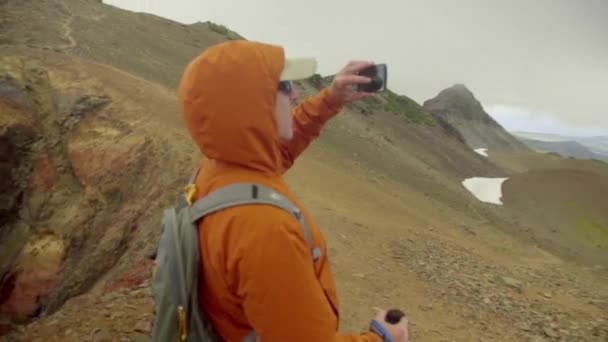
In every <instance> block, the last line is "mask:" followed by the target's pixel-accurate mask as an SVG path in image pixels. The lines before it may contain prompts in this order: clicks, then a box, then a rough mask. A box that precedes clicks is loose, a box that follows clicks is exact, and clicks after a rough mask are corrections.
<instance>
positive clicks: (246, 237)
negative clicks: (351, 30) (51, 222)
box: [178, 40, 407, 342]
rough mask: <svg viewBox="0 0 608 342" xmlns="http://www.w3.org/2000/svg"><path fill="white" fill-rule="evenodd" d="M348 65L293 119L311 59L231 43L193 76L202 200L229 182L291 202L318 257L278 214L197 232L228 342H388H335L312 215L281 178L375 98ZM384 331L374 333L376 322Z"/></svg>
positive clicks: (193, 69)
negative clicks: (343, 114)
mask: <svg viewBox="0 0 608 342" xmlns="http://www.w3.org/2000/svg"><path fill="white" fill-rule="evenodd" d="M368 65H370V63H368V62H351V63H349V64H348V65H346V66H345V67H344V69H342V70H341V71H340V72H339V73H338V74H337V75H336V76H335V78H334V80H333V82H332V84H331V86H330V87H327V88H326V89H323V90H322V91H321V92H320V94H318V95H317V96H315V97H311V98H308V99H306V100H305V101H304V102H303V103H302V104H300V105H298V106H297V107H295V108H292V105H294V103H295V100H296V99H297V94H296V92H295V89H294V87H293V85H292V84H291V81H292V80H296V79H304V78H308V77H310V76H312V75H313V73H314V72H315V68H316V64H315V62H314V60H310V59H296V60H286V59H285V57H284V52H283V49H282V48H281V47H278V46H273V45H268V44H263V43H256V42H249V41H243V40H241V41H230V42H226V43H221V44H218V45H215V46H212V47H210V48H208V49H207V50H206V51H205V52H204V53H202V54H201V55H200V56H198V57H197V58H195V59H194V60H193V61H192V62H191V63H190V64H189V65H188V66H187V68H186V70H185V73H184V75H183V78H182V81H181V84H180V86H179V91H178V95H179V99H180V103H181V106H182V111H183V113H184V118H185V122H186V125H187V127H188V130H189V132H190V134H191V135H192V138H193V140H194V141H195V142H196V144H197V145H198V147H199V148H200V150H201V152H202V153H203V154H204V155H205V156H206V157H207V159H208V160H207V161H206V162H205V163H204V165H203V167H202V169H201V171H200V173H199V175H198V177H197V179H196V182H195V183H196V194H195V196H194V199H195V200H196V199H199V198H201V197H203V196H205V195H207V194H209V193H210V192H212V191H214V190H216V189H218V188H220V187H222V186H225V185H228V184H232V183H238V182H253V183H259V184H262V185H265V186H267V187H270V188H272V189H273V190H275V191H277V192H278V193H281V194H283V195H284V196H286V197H287V198H289V200H291V201H292V202H293V203H294V204H296V205H297V206H298V207H299V208H300V209H301V211H302V213H303V215H304V218H305V220H306V222H307V223H308V225H309V226H310V229H311V231H312V237H313V241H314V244H315V245H316V246H318V247H319V249H320V252H321V253H320V257H319V258H318V260H316V261H315V262H313V260H312V258H311V250H310V249H309V245H308V243H307V240H306V239H305V236H304V233H303V231H302V228H301V226H300V224H299V223H298V221H297V220H296V219H295V218H294V217H293V216H291V215H290V214H289V213H287V212H285V211H283V210H282V209H279V208H275V207H272V206H259V205H257V206H256V205H243V206H238V207H234V208H229V209H224V210H222V211H219V212H216V213H214V214H211V215H209V216H208V217H206V218H205V219H204V220H203V221H202V222H201V223H200V224H199V229H200V235H199V236H200V241H199V243H200V248H201V259H202V262H201V266H200V267H201V274H202V277H203V279H204V281H202V282H201V285H200V288H199V292H200V305H201V307H202V309H203V310H204V311H205V313H206V314H207V316H208V318H209V320H210V321H211V323H212V324H213V326H214V327H215V329H216V331H217V332H218V333H219V334H220V335H221V336H222V338H223V339H224V340H225V341H229V342H240V341H242V340H243V339H244V338H245V337H246V336H248V335H249V334H250V332H251V331H254V332H255V334H257V336H258V338H259V339H260V340H261V341H263V342H275V341H276V342H298V341H306V342H310V341H315V342H321V341H328V342H329V341H353V342H354V341H361V342H363V341H366V342H381V341H383V340H384V339H383V338H382V337H381V336H380V334H378V333H376V332H372V331H370V332H367V333H364V334H361V335H342V334H338V333H337V328H338V322H339V304H338V297H337V293H336V287H335V283H334V277H333V274H332V271H331V269H330V265H329V261H328V259H327V247H326V243H325V240H324V238H323V236H322V234H321V232H320V231H319V229H318V227H317V226H316V225H315V223H314V220H313V218H312V216H311V215H310V214H309V213H308V212H307V211H306V210H305V208H304V207H303V206H302V205H301V203H300V202H298V200H297V199H296V197H295V196H294V194H293V193H292V192H291V191H290V189H289V187H288V185H287V184H286V182H285V181H284V179H283V178H282V175H283V173H284V172H285V171H286V170H287V169H289V168H290V167H291V166H292V165H293V163H294V161H295V159H296V158H297V157H298V156H299V155H300V154H301V153H302V151H304V149H305V148H306V147H307V146H308V145H309V144H310V142H311V141H312V140H313V139H315V138H316V137H317V136H318V135H319V134H320V132H321V129H322V127H323V125H324V124H325V123H326V122H327V121H328V120H329V119H331V118H332V117H333V116H334V115H336V114H337V113H338V112H339V111H340V110H341V109H342V107H343V106H344V105H345V104H346V103H348V102H351V101H354V100H357V99H361V98H363V97H365V96H368V95H370V94H365V93H357V92H354V86H355V85H356V84H360V83H366V82H370V80H369V79H368V78H366V77H362V76H358V75H357V72H358V71H359V70H361V69H363V68H364V67H366V66H368ZM384 314H385V312H384V311H382V310H379V311H378V313H377V315H376V317H375V320H376V321H377V322H378V323H380V325H381V327H380V330H381V331H384V332H386V333H388V334H389V335H390V336H387V337H386V340H390V338H391V337H392V341H395V342H406V341H407V320H406V319H405V318H403V319H402V320H401V322H399V323H398V324H394V325H393V324H389V323H387V322H385V321H384ZM376 324H377V323H376Z"/></svg>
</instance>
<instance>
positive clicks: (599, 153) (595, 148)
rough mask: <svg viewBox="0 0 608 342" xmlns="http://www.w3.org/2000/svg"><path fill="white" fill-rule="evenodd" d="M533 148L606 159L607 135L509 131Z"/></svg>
mask: <svg viewBox="0 0 608 342" xmlns="http://www.w3.org/2000/svg"><path fill="white" fill-rule="evenodd" d="M511 134H513V135H514V136H515V137H517V138H518V139H519V140H521V141H522V142H524V143H525V144H527V145H528V146H530V147H531V148H533V149H535V150H542V151H547V152H556V153H559V154H561V155H564V156H568V157H575V158H580V159H603V160H608V136H596V137H575V136H565V135H559V134H550V133H535V132H511Z"/></svg>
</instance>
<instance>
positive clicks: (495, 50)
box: [104, 0, 608, 135]
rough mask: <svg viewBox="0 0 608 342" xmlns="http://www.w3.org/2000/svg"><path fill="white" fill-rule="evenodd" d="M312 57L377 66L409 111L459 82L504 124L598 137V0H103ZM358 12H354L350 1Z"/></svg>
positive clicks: (604, 26) (601, 120) (326, 62)
mask: <svg viewBox="0 0 608 342" xmlns="http://www.w3.org/2000/svg"><path fill="white" fill-rule="evenodd" d="M104 2H106V3H109V4H113V5H115V6H118V7H122V8H125V9H129V10H134V11H143V12H149V13H154V14H157V15H160V16H163V17H166V18H170V19H173V20H176V21H180V22H182V23H187V24H189V23H193V22H196V21H207V20H210V21H213V22H216V23H220V24H223V25H226V26H227V27H229V28H230V29H232V30H234V31H236V32H238V33H239V34H241V35H243V36H244V37H245V38H247V39H249V40H258V41H264V42H269V43H275V44H280V45H283V46H284V47H285V49H286V50H287V54H288V55H289V56H314V57H316V58H317V59H318V61H319V71H320V73H322V74H330V73H335V72H337V71H338V70H339V69H340V68H341V67H342V65H343V64H345V63H346V62H347V61H348V60H350V59H368V60H373V61H375V62H378V63H381V62H385V63H388V68H389V82H388V83H389V87H390V88H391V89H393V90H394V91H396V92H398V93H401V94H405V95H408V96H409V97H411V98H413V99H414V100H416V101H417V102H419V103H420V104H422V103H423V102H424V101H425V100H427V99H429V98H432V97H434V96H435V95H437V93H438V92H439V91H441V90H442V89H444V88H446V87H449V86H451V85H453V84H455V83H463V84H465V85H466V86H467V87H468V88H469V89H470V90H471V91H472V92H473V93H474V94H475V96H476V97H477V99H478V100H479V101H480V102H481V103H482V104H483V106H484V107H485V108H486V110H487V111H488V112H490V114H491V115H492V116H493V117H494V118H496V119H497V120H498V121H499V122H500V123H501V124H503V126H505V128H507V129H510V130H527V131H540V132H553V133H562V134H578V135H599V134H603V135H608V108H607V106H606V102H607V101H608V96H607V95H608V0H508V1H491V0H460V1H451V0H442V1H440V0H373V1H369V0H368V1H362V0H299V1H287V0H258V1H255V0H173V1H167V0H104ZM356 4H358V5H356Z"/></svg>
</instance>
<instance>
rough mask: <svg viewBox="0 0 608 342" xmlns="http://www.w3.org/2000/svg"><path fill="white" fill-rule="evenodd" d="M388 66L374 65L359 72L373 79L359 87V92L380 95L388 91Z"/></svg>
mask: <svg viewBox="0 0 608 342" xmlns="http://www.w3.org/2000/svg"><path fill="white" fill-rule="evenodd" d="M386 69H387V67H386V64H374V65H370V66H368V67H367V68H365V69H363V70H361V71H359V75H361V76H366V77H369V78H371V79H372V81H371V82H370V83H366V84H359V85H357V91H363V92H368V93H379V92H382V91H384V90H386V73H387V70H386Z"/></svg>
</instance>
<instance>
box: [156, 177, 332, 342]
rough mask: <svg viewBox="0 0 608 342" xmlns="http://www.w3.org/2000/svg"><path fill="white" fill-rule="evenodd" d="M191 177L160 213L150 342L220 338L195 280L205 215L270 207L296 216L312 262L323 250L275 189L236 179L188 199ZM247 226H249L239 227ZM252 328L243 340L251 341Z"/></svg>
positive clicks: (216, 340)
mask: <svg viewBox="0 0 608 342" xmlns="http://www.w3.org/2000/svg"><path fill="white" fill-rule="evenodd" d="M197 174H198V171H197V172H196V174H195V175H194V176H193V177H192V178H191V179H190V182H189V184H188V187H186V190H187V192H188V193H187V194H186V195H185V196H180V200H179V202H178V204H177V206H175V207H173V208H169V209H166V210H165V211H164V212H163V218H162V224H161V236H160V240H159V242H158V247H157V251H156V253H155V255H154V256H153V258H155V259H156V266H155V270H154V275H153V280H152V282H153V283H152V293H153V296H154V303H155V319H154V325H153V329H152V341H154V342H173V341H178V342H186V341H188V342H194V341H196V342H221V341H223V340H222V338H221V337H219V336H218V334H217V333H216V332H215V330H214V328H213V327H212V326H211V324H210V322H209V321H208V320H207V319H206V317H205V313H204V312H203V310H201V309H200V307H199V302H198V295H199V294H198V283H199V281H202V280H203V279H202V277H200V275H199V267H200V256H201V253H200V251H199V238H198V222H199V221H200V220H201V219H203V218H204V217H205V216H206V215H209V214H211V213H213V212H216V211H218V210H222V209H225V208H229V207H234V206H238V205H245V204H247V205H250V204H259V205H273V206H276V207H279V208H282V209H284V210H286V211H288V212H289V213H291V214H293V216H294V217H295V218H296V219H297V220H298V222H299V223H300V225H301V226H302V229H303V230H304V235H305V237H306V240H307V241H308V244H309V246H310V248H311V254H312V259H313V262H314V261H315V260H317V259H318V258H319V257H320V256H321V250H320V249H319V248H317V247H314V246H313V241H312V235H311V231H310V229H309V227H308V225H307V224H306V221H305V220H304V218H303V215H302V214H301V212H300V210H299V209H298V207H296V206H295V205H294V204H293V203H291V202H290V201H289V199H287V198H286V197H285V196H283V195H281V194H279V193H277V192H276V191H274V190H272V189H270V188H268V187H265V186H262V185H259V184H253V183H237V184H231V185H228V186H225V187H223V188H220V189H218V190H216V191H214V192H212V193H210V194H209V195H207V196H205V197H203V198H201V199H199V200H198V201H196V202H194V203H192V202H191V197H192V195H193V193H194V191H193V190H194V180H195V179H196V176H197ZM243 229H247V227H243ZM256 339H257V335H256V333H255V331H251V333H250V334H249V335H248V336H246V337H245V338H244V339H243V342H254V341H256Z"/></svg>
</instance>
